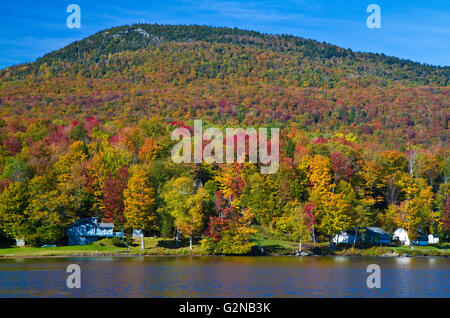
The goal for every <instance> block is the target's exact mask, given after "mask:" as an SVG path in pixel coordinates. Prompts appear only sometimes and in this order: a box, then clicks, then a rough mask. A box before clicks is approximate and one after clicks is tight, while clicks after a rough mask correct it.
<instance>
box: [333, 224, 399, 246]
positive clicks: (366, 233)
mask: <svg viewBox="0 0 450 318" xmlns="http://www.w3.org/2000/svg"><path fill="white" fill-rule="evenodd" d="M355 235H356V238H355ZM333 242H334V243H335V244H353V243H354V242H363V243H365V244H374V245H376V244H390V243H391V236H390V235H389V234H388V233H386V232H385V231H383V230H382V229H380V228H379V227H364V228H361V229H359V230H358V232H357V233H356V234H355V230H348V231H341V232H340V233H339V234H337V235H335V236H334V238H333Z"/></svg>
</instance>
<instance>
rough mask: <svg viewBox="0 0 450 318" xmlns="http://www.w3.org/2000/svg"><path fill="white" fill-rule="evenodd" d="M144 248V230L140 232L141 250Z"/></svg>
mask: <svg viewBox="0 0 450 318" xmlns="http://www.w3.org/2000/svg"><path fill="white" fill-rule="evenodd" d="M143 249H145V243H144V232H142V236H141V250H143Z"/></svg>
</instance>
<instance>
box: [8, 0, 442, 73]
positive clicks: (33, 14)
mask: <svg viewBox="0 0 450 318" xmlns="http://www.w3.org/2000/svg"><path fill="white" fill-rule="evenodd" d="M71 3H75V4H78V5H79V6H80V7H81V29H69V28H67V26H66V19H67V17H68V15H69V14H68V13H66V7H67V6H68V5H69V4H71ZM371 3H375V4H378V5H379V6H380V7H381V26H382V28H381V29H369V28H367V26H366V19H367V17H368V16H369V13H367V12H366V8H367V6H368V5H369V4H371ZM0 21H1V22H0V23H1V27H0V68H4V67H7V66H10V65H14V64H18V63H23V62H30V61H34V60H35V59H36V58H38V57H40V56H42V55H43V54H45V53H48V52H50V51H53V50H56V49H59V48H61V47H63V46H65V45H67V44H69V43H71V42H73V41H75V40H79V39H82V38H84V37H87V36H89V35H91V34H93V33H95V32H97V31H100V30H103V29H106V28H109V27H113V26H120V25H124V24H132V23H137V22H142V21H144V22H145V23H155V22H157V23H159V24H201V25H214V26H228V27H238V28H243V29H251V30H256V31H261V32H265V33H273V34H275V33H285V34H292V35H298V36H302V37H306V38H312V39H316V40H319V41H325V42H328V43H332V44H336V45H339V46H342V47H344V48H351V49H352V50H354V51H362V52H378V53H385V54H386V55H392V56H398V57H401V58H407V59H411V60H413V61H418V62H422V63H428V64H435V65H450V0H389V1H388V0H368V1H365V0H283V1H264V0H253V1H252V0H249V1H235V0H224V1H222V0H219V1H210V0H194V1H187V0H176V1H175V0H158V1H153V0H152V1H145V0H140V1H137V0H126V1H118V0H108V1H103V0H89V1H86V0H68V1H62V0H53V1H38V0H33V1H31V0H22V1H17V0H1V1H0Z"/></svg>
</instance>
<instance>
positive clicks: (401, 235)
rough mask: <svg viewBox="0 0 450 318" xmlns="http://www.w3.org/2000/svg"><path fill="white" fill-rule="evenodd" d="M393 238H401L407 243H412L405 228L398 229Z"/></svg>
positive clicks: (400, 239)
mask: <svg viewBox="0 0 450 318" xmlns="http://www.w3.org/2000/svg"><path fill="white" fill-rule="evenodd" d="M392 238H393V239H394V240H399V241H400V242H402V243H403V244H405V245H411V241H410V240H409V237H408V232H406V230H405V229H396V230H395V232H394V235H393V236H392Z"/></svg>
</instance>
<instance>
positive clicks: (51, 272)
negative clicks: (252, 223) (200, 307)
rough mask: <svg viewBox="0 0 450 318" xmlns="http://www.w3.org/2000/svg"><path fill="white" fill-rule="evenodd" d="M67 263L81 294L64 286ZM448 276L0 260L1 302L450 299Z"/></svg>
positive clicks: (404, 262)
mask: <svg viewBox="0 0 450 318" xmlns="http://www.w3.org/2000/svg"><path fill="white" fill-rule="evenodd" d="M69 264H78V265H79V266H80V268H81V288H80V289H68V288H67V286H66V278H67V277H68V275H69V274H68V273H66V268H67V266H68V265H69ZM369 264H378V265H379V266H380V268H381V288H380V289H369V288H368V287H367V284H366V279H367V277H368V276H369V275H370V273H366V268H367V266H368V265H369ZM449 274H450V259H449V258H438V257H423V258H408V257H392V258H380V257H92V258H77V257H70V258H16V259H0V297H450V289H449V277H450V275H449Z"/></svg>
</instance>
